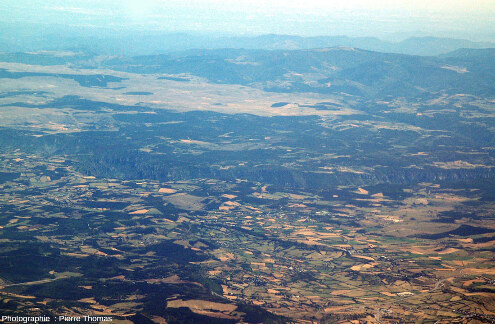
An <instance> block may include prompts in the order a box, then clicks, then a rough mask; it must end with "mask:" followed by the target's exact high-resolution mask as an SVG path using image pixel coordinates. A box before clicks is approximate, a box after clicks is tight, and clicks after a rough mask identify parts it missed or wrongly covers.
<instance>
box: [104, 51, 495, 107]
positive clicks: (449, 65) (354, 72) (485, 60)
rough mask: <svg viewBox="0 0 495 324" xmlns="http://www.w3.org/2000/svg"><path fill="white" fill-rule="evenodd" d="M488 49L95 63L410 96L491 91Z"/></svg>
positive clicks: (186, 56) (287, 86)
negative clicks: (425, 53) (441, 54)
mask: <svg viewBox="0 0 495 324" xmlns="http://www.w3.org/2000/svg"><path fill="white" fill-rule="evenodd" d="M494 59H495V50H485V49H480V50H474V49H471V50H458V51H456V52H452V53H450V54H448V55H446V56H445V57H431V56H413V55H405V54H394V53H381V52H373V51H367V50H362V49H355V48H350V47H347V48H342V47H337V48H324V49H311V50H246V49H222V50H189V51H184V52H180V53H174V54H168V55H167V54H164V55H150V56H137V57H133V58H113V59H109V60H106V61H104V62H102V64H103V67H106V68H110V69H115V70H122V71H128V72H133V73H166V74H190V75H195V76H199V77H202V78H206V79H208V80H209V81H211V82H215V83H227V84H241V85H248V86H254V87H259V88H263V89H264V90H267V91H274V92H315V93H323V94H329V93H346V94H349V95H357V96H363V97H367V98H384V97H387V96H393V97H397V96H400V97H408V98H416V97H418V96H422V95H424V94H427V93H440V92H442V93H445V94H471V95H480V96H489V97H492V96H495V66H494V65H493V62H494Z"/></svg>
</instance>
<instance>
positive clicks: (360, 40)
mask: <svg viewBox="0 0 495 324" xmlns="http://www.w3.org/2000/svg"><path fill="white" fill-rule="evenodd" d="M19 39H22V42H20V41H19ZM337 46H346V47H355V48H361V49H366V50H371V51H377V52H388V53H399V54H410V55H422V56H437V55H440V54H445V53H448V52H452V51H455V50H457V49H460V48H472V49H480V48H495V42H475V41H470V40H465V39H454V38H440V37H412V38H407V39H405V40H403V41H401V42H390V41H385V40H381V39H379V38H376V37H348V36H315V37H305V36H294V35H277V34H267V35H259V36H238V37H232V36H229V37H226V36H214V35H198V34H190V33H156V32H155V33H149V32H148V33H147V32H129V33H122V32H119V33H117V32H113V33H112V32H111V31H104V32H101V33H98V32H96V31H93V32H91V33H89V32H88V33H86V34H85V33H82V32H80V31H79V32H74V34H70V33H69V35H68V36H61V34H60V33H55V32H54V33H45V34H43V35H22V36H21V37H17V38H16V37H10V38H9V37H8V36H5V35H0V51H3V52H29V51H40V50H58V51H67V50H72V51H76V52H79V51H83V52H94V53H96V54H99V55H124V56H136V55H153V54H162V53H170V52H176V51H184V50H189V49H222V48H234V49H264V50H296V49H315V48H325V47H337Z"/></svg>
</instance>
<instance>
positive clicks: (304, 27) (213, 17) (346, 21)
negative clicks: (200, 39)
mask: <svg viewBox="0 0 495 324" xmlns="http://www.w3.org/2000/svg"><path fill="white" fill-rule="evenodd" d="M493 17H495V1H494V0H394V1H392V0H339V1H333V0H303V1H294V0H271V1H262V0H230V1H220V0H189V1H186V0H182V1H179V0H121V1H117V0H113V1H112V0H84V1H81V0H64V1H62V0H50V1H43V0H38V1H34V0H2V1H1V2H0V22H3V23H7V24H17V23H27V22H29V23H39V24H44V25H47V26H49V25H53V24H61V25H67V26H93V27H107V28H114V29H125V28H140V29H146V30H151V29H152V30H162V31H200V32H210V31H215V32H223V33H228V34H262V33H278V34H299V35H342V34H346V35H349V36H379V37H384V36H393V35H394V34H396V33H403V34H404V33H405V34H415V33H417V32H422V33H424V34H432V35H438V36H452V37H468V38H472V39H475V38H476V39H492V40H493V39H494V37H495V36H494V34H495V19H493Z"/></svg>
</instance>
